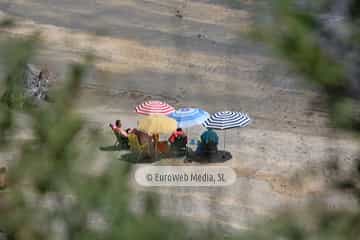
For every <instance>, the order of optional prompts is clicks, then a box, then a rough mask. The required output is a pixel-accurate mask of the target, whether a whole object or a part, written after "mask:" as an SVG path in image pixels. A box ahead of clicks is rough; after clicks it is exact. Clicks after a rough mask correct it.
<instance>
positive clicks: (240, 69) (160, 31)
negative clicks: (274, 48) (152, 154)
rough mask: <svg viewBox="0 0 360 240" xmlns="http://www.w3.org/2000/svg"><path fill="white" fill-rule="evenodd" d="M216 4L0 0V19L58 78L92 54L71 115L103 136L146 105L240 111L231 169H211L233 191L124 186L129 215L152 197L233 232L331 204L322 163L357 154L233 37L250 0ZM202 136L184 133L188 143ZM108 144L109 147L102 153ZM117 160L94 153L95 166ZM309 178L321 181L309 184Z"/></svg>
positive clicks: (199, 0) (275, 64) (267, 61)
mask: <svg viewBox="0 0 360 240" xmlns="http://www.w3.org/2000/svg"><path fill="white" fill-rule="evenodd" d="M224 2H227V1H206V0H171V1H168V0H146V1H145V0H132V1H128V0H122V1H115V0H96V1H95V0H76V1H68V0H26V1H25V0H12V1H10V0H9V1H6V0H2V1H0V15H1V14H2V15H5V14H6V15H11V16H15V17H17V18H18V25H17V26H16V28H13V29H8V30H4V31H6V32H7V33H8V34H14V35H17V36H22V35H26V34H29V33H31V32H34V31H36V30H40V31H41V32H42V37H43V39H44V44H43V45H42V48H41V51H40V55H39V57H38V58H37V59H35V62H36V63H37V64H38V65H43V66H44V65H46V66H47V67H48V69H49V70H50V71H52V72H55V73H57V74H58V75H57V78H58V79H60V80H61V79H64V78H65V75H64V74H65V73H66V66H67V65H68V64H69V63H71V62H77V61H80V60H81V56H82V55H84V54H85V53H86V52H89V51H91V52H93V53H94V54H95V55H96V57H97V58H96V63H95V67H94V69H93V70H92V71H91V72H90V74H89V76H88V77H87V78H86V79H85V81H84V83H83V95H82V97H81V99H79V111H80V112H81V113H82V114H84V116H86V117H87V119H88V120H89V122H90V123H91V124H93V125H95V126H97V127H100V128H102V129H103V131H104V132H105V133H108V134H109V135H111V133H110V132H109V130H108V127H107V124H108V123H109V122H110V121H114V119H118V118H120V119H122V120H123V122H124V124H125V125H126V126H129V127H134V126H135V124H136V119H137V116H135V115H134V113H133V112H132V110H133V107H134V106H136V105H137V104H138V103H141V102H142V101H144V100H146V99H162V100H166V101H167V102H169V103H170V104H172V105H174V106H175V107H181V106H194V107H200V108H203V109H205V110H207V111H209V112H215V111H221V110H236V111H245V112H248V114H249V115H250V116H251V117H252V118H253V120H254V121H253V123H252V125H251V126H250V127H248V128H245V129H239V130H232V131H228V132H227V145H226V150H227V151H229V152H231V154H232V159H231V160H228V161H225V162H221V163H214V164H221V165H227V166H231V167H233V168H234V170H235V171H236V173H237V181H236V183H235V184H234V185H232V186H229V187H226V188H161V189H159V188H142V187H139V186H137V185H136V184H135V183H134V184H133V185H132V186H133V188H134V190H135V192H136V194H135V199H134V206H135V208H136V206H137V205H138V204H140V203H139V202H141V196H142V194H143V193H144V192H146V191H156V192H158V193H159V194H160V196H161V211H162V213H163V214H164V215H169V216H178V217H181V218H184V219H188V220H196V221H199V222H202V223H207V222H208V221H210V222H211V223H213V224H215V225H219V226H221V227H224V228H226V229H244V228H247V227H249V226H250V225H251V224H252V223H253V221H254V220H256V219H264V218H265V217H267V216H270V215H271V214H272V212H273V211H274V209H277V208H283V207H285V206H289V205H294V206H300V205H303V204H304V203H306V201H308V200H310V199H313V198H314V197H317V196H324V195H325V196H326V198H327V199H328V202H329V204H330V205H337V204H341V203H342V202H341V201H340V200H339V199H338V198H337V197H336V196H334V195H331V194H330V193H320V192H321V190H322V188H323V184H324V181H325V180H326V176H325V175H324V174H323V172H322V169H323V165H324V163H325V162H326V161H327V160H328V159H329V158H331V157H333V156H335V155H338V157H339V159H340V160H341V161H342V162H344V163H346V164H347V163H350V162H351V161H352V160H353V159H354V158H355V156H356V154H357V153H358V151H359V149H358V145H356V144H355V141H354V139H353V138H351V137H350V136H347V135H345V134H343V133H338V132H336V131H334V130H333V129H331V128H329V127H327V112H326V110H325V109H324V108H323V106H322V100H321V98H320V97H319V94H318V92H317V90H316V89H315V88H314V87H309V86H308V85H307V84H305V83H304V82H303V81H302V80H301V79H300V78H298V77H295V74H294V73H293V72H292V71H291V69H289V68H288V66H286V64H284V63H282V62H281V61H279V60H277V59H276V58H275V57H274V56H272V55H270V53H269V51H268V50H267V49H266V48H265V47H263V46H260V45H258V44H254V43H253V42H252V41H251V40H249V39H248V38H246V37H245V36H244V35H245V34H246V33H247V31H248V30H249V29H251V23H252V22H253V19H254V14H255V12H254V9H255V8H254V4H253V3H252V1H243V2H242V4H239V5H237V6H232V7H229V6H228V5H226V4H225V3H224ZM201 130H202V129H201V128H200V127H199V128H194V129H192V130H191V136H192V137H194V138H195V137H196V136H198V135H199V133H200V131H201ZM20 135H21V134H20ZM110 137H111V136H110ZM110 144H112V139H109V140H108V142H104V144H103V145H110ZM220 144H222V138H221V142H220ZM116 155H118V153H116V152H115V153H111V152H110V153H109V152H107V153H104V152H99V159H101V162H104V161H103V160H104V159H107V160H109V159H112V158H113V157H114V156H116ZM153 164H158V163H153ZM193 164H196V163H193ZM100 165H101V164H100ZM315 172H316V173H320V174H321V175H320V176H318V177H316V178H314V177H311V176H310V175H312V173H315ZM296 173H297V174H296ZM303 173H307V174H305V175H304V174H303ZM309 173H310V174H309ZM299 175H300V176H301V177H299ZM304 176H305V177H304ZM299 178H301V179H302V180H304V181H302V182H300V181H298V180H299ZM346 201H347V200H346Z"/></svg>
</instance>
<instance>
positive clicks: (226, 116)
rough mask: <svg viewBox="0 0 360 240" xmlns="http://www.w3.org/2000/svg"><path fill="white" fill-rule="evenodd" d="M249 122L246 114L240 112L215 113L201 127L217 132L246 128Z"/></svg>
mask: <svg viewBox="0 0 360 240" xmlns="http://www.w3.org/2000/svg"><path fill="white" fill-rule="evenodd" d="M250 122H251V119H250V117H249V116H248V115H247V114H246V113H241V112H231V111H224V112H217V113H214V114H213V115H211V117H210V118H209V119H207V120H206V121H205V122H204V123H203V126H204V127H206V128H212V129H217V130H225V129H230V128H237V127H246V126H247V125H249V124H250Z"/></svg>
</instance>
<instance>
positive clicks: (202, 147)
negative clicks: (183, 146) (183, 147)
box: [196, 128, 219, 154]
mask: <svg viewBox="0 0 360 240" xmlns="http://www.w3.org/2000/svg"><path fill="white" fill-rule="evenodd" d="M200 140H201V141H200V142H199V143H198V146H197V149H196V153H197V154H203V153H204V152H206V151H209V150H214V151H217V145H218V143H219V137H218V135H217V134H216V132H214V131H213V130H212V129H211V128H208V129H207V130H206V131H205V132H203V133H202V134H201V137H200ZM209 148H214V149H209Z"/></svg>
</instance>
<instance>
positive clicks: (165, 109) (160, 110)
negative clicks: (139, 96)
mask: <svg viewBox="0 0 360 240" xmlns="http://www.w3.org/2000/svg"><path fill="white" fill-rule="evenodd" d="M135 112H137V113H139V114H143V115H151V114H160V115H168V114H170V113H172V112H175V108H174V107H172V106H170V105H169V104H167V103H166V102H162V101H154V100H150V101H147V102H143V103H142V104H140V105H139V106H137V107H136V108H135Z"/></svg>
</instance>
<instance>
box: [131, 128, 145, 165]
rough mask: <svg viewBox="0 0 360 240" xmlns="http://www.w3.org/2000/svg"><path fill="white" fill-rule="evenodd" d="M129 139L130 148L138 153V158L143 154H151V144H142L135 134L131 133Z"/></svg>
mask: <svg viewBox="0 0 360 240" xmlns="http://www.w3.org/2000/svg"><path fill="white" fill-rule="evenodd" d="M128 139H129V146H130V150H131V151H132V152H134V153H136V154H137V156H138V160H139V158H140V157H141V156H142V155H146V154H149V144H147V143H145V144H140V143H139V139H138V137H137V136H136V135H135V134H129V136H128Z"/></svg>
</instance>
